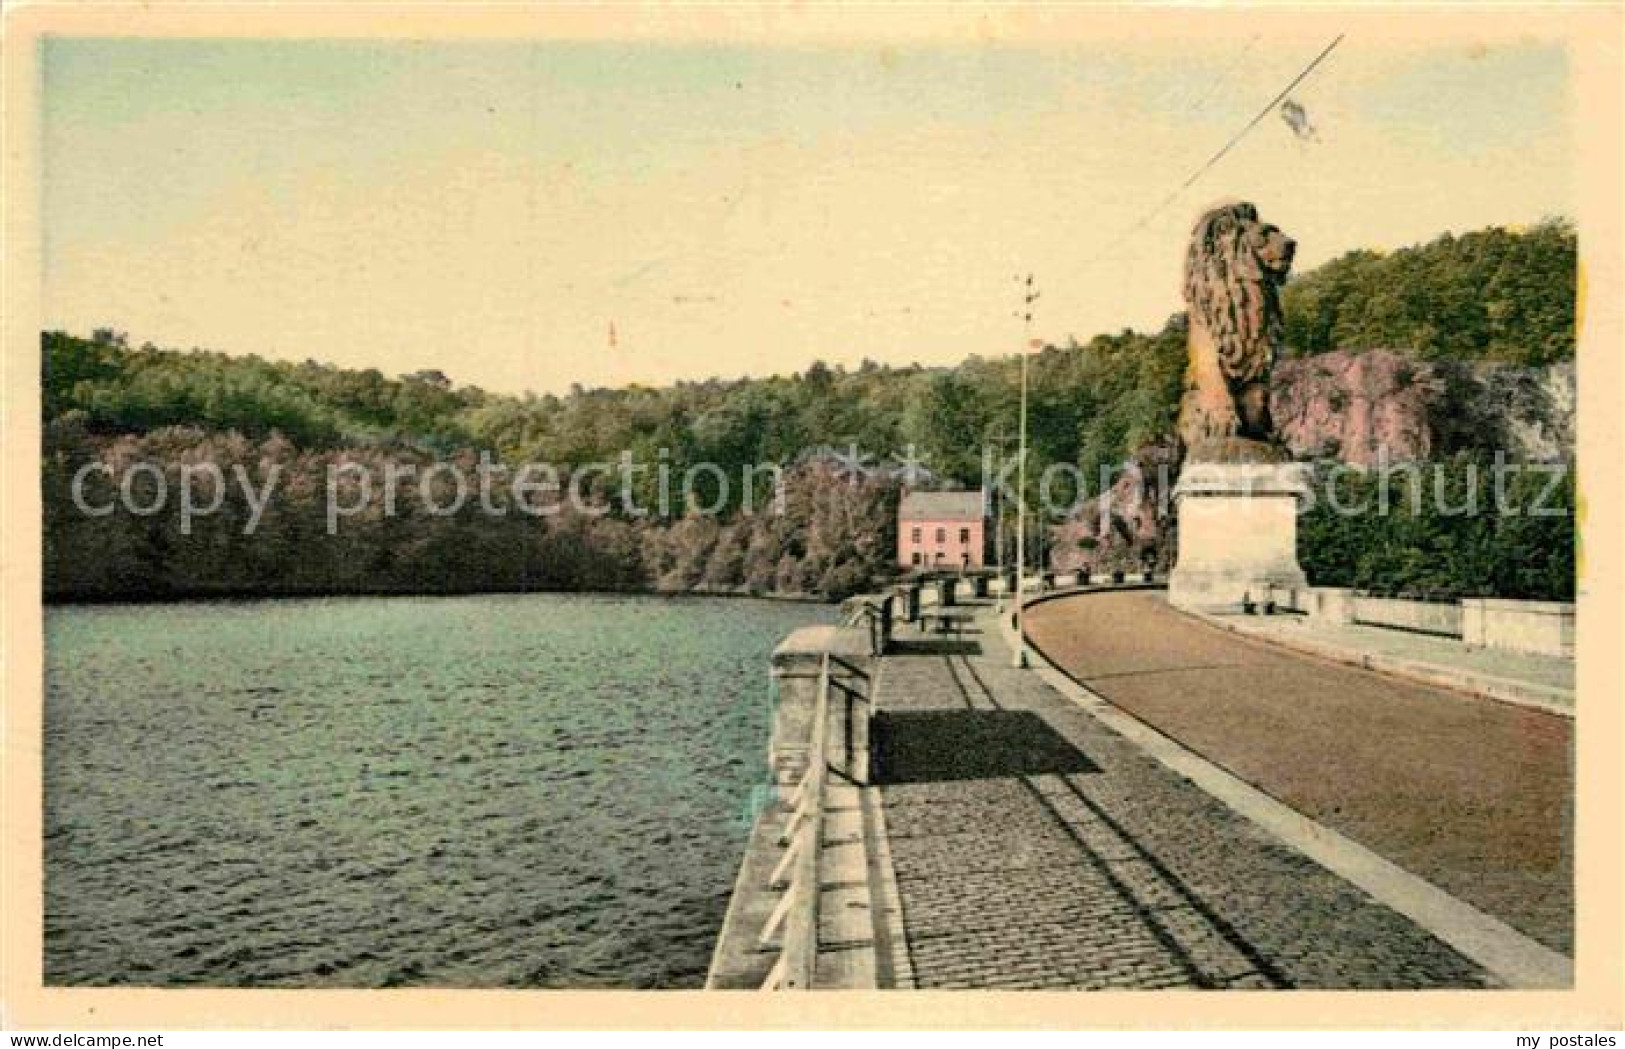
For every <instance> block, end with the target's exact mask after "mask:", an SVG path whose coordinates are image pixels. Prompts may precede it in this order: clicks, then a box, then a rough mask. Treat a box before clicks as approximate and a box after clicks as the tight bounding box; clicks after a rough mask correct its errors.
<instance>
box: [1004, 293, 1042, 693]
mask: <svg viewBox="0 0 1625 1049" xmlns="http://www.w3.org/2000/svg"><path fill="white" fill-rule="evenodd" d="M1016 280H1017V281H1019V282H1020V283H1021V292H1022V295H1021V323H1022V342H1021V412H1020V423H1019V430H1018V434H1019V437H1018V439H1019V444H1018V446H1017V447H1018V448H1019V451H1017V453H1016V609H1015V613H1014V617H1013V622H1014V624H1015V628H1016V642H1015V645H1014V646H1013V648H1014V650H1015V651H1014V652H1013V654H1012V655H1011V657H1010V665H1011V666H1013V667H1024V666H1026V665H1027V640H1026V635H1025V634H1024V633H1023V632H1022V631H1023V628H1024V627H1025V625H1026V624H1025V619H1026V613H1025V611H1024V610H1023V609H1022V607H1021V602H1022V598H1023V596H1024V595H1025V593H1026V589H1027V580H1026V575H1027V354H1028V353H1029V352H1031V350H1032V341H1033V303H1035V302H1037V301H1038V291H1037V289H1035V288H1034V287H1033V275H1032V274H1031V273H1029V274H1027V276H1026V278H1025V279H1023V278H1021V277H1017V278H1016Z"/></svg>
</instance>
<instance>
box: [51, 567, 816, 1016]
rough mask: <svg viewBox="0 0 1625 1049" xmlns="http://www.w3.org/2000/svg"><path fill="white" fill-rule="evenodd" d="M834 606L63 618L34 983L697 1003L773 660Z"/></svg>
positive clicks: (153, 609)
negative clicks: (637, 993) (469, 991)
mask: <svg viewBox="0 0 1625 1049" xmlns="http://www.w3.org/2000/svg"><path fill="white" fill-rule="evenodd" d="M833 615H834V613H833V610H831V609H828V608H823V607H817V606H806V605H792V604H786V603H780V602H769V601H754V600H726V599H680V600H666V599H661V598H650V597H609V596H578V595H557V594H533V595H514V596H484V597H467V598H425V599H418V598H343V599H331V600H310V601H274V602H241V603H197V604H177V605H148V606H121V607H67V608H53V609H50V610H48V612H47V616H46V639H47V640H46V650H47V656H46V707H45V725H46V730H45V796H46V804H45V870H46V882H45V893H46V899H45V910H46V914H45V975H46V981H47V982H48V983H57V984H62V983H89V984H113V983H128V984H137V985H175V984H208V985H227V986H246V985H283V986H352V987H378V986H396V985H434V986H459V987H489V986H519V987H594V986H617V987H697V986H699V985H700V984H701V983H702V982H703V981H704V977H705V969H706V965H707V963H708V961H709V959H710V951H711V947H712V944H713V942H714V940H715V937H716V933H717V930H718V927H719V925H720V923H721V920H722V915H723V911H724V909H725V908H726V905H727V900H728V895H729V891H730V889H731V888H732V884H733V878H734V875H735V873H736V868H737V865H738V862H739V859H740V856H741V854H742V853H743V849H744V843H745V836H746V831H747V826H748V818H749V812H750V806H751V801H752V793H753V792H752V788H753V786H756V785H759V784H761V783H763V782H765V778H766V771H765V765H766V758H765V749H766V743H767V734H768V722H769V708H768V703H769V698H768V684H767V680H768V679H767V669H768V658H767V657H768V654H769V652H770V651H771V650H772V648H773V646H774V645H775V644H776V643H777V642H778V641H779V640H780V639H781V638H782V637H783V636H784V635H785V634H786V633H788V632H789V631H790V630H792V629H794V628H795V627H797V626H801V625H804V624H807V623H811V622H827V621H830V620H831V619H832V618H833Z"/></svg>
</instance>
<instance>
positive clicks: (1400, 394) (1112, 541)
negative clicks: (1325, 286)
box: [1052, 350, 1575, 571]
mask: <svg viewBox="0 0 1625 1049" xmlns="http://www.w3.org/2000/svg"><path fill="white" fill-rule="evenodd" d="M1271 396H1272V411H1273V414H1274V417H1275V427H1276V430H1277V432H1278V433H1279V434H1280V436H1281V439H1282V440H1283V441H1284V442H1285V444H1286V445H1287V447H1288V448H1289V449H1290V450H1291V452H1292V454H1293V457H1294V458H1296V459H1299V460H1327V459H1335V460H1341V461H1343V462H1346V463H1351V464H1354V465H1359V466H1375V465H1379V464H1381V463H1383V462H1387V463H1400V462H1409V461H1414V460H1418V459H1430V458H1443V457H1447V456H1451V455H1454V454H1456V453H1457V452H1461V451H1481V452H1485V453H1489V454H1493V453H1494V452H1495V451H1497V450H1500V451H1502V452H1504V453H1505V456H1506V458H1507V459H1508V460H1509V461H1524V462H1552V461H1562V460H1567V459H1569V458H1571V457H1572V455H1573V451H1574V441H1575V414H1574V410H1575V374H1574V365H1573V363H1572V362H1568V363H1564V364H1560V365H1555V366H1553V367H1550V368H1517V367H1512V366H1508V365H1500V364H1490V363H1479V364H1462V363H1457V362H1448V361H1447V362H1430V361H1419V360H1416V359H1414V358H1412V357H1408V356H1406V355H1404V354H1401V353H1397V352H1394V351H1392V350H1367V351H1364V352H1353V351H1347V350H1339V351H1336V352H1334V353H1326V354H1320V355H1318V356H1314V357H1303V358H1297V359H1294V360H1289V361H1284V362H1282V363H1281V364H1280V365H1279V366H1277V368H1276V369H1275V374H1274V377H1273V386H1272V395H1271ZM1178 473H1179V464H1178V461H1177V453H1176V452H1175V450H1174V449H1173V448H1171V447H1165V446H1148V447H1145V448H1142V449H1140V450H1139V451H1138V452H1137V453H1136V454H1135V455H1134V457H1133V460H1132V462H1131V463H1130V464H1128V465H1127V466H1126V468H1125V470H1124V472H1123V473H1122V474H1121V475H1120V476H1119V477H1118V478H1117V480H1116V482H1115V483H1114V484H1113V485H1112V486H1111V488H1110V489H1108V490H1107V492H1106V494H1105V495H1104V496H1102V497H1098V498H1095V499H1091V500H1089V501H1087V502H1086V503H1084V504H1082V505H1081V506H1080V507H1079V508H1078V510H1077V511H1076V512H1075V513H1074V514H1073V515H1072V516H1071V517H1070V518H1069V519H1067V520H1066V521H1064V522H1062V523H1061V524H1059V525H1057V526H1056V527H1055V528H1054V529H1053V530H1052V538H1053V543H1054V545H1053V551H1054V552H1053V556H1052V561H1053V564H1054V567H1055V568H1057V569H1060V570H1063V571H1065V570H1071V569H1074V568H1078V567H1082V566H1085V565H1088V566H1091V567H1093V568H1095V569H1097V570H1111V569H1115V568H1131V567H1137V566H1138V565H1139V563H1140V561H1141V559H1142V558H1143V557H1145V556H1146V555H1147V554H1150V555H1152V556H1156V557H1157V558H1158V559H1159V562H1160V563H1162V564H1164V565H1166V564H1167V563H1168V562H1169V560H1170V559H1171V556H1172V549H1171V543H1170V536H1169V535H1167V532H1168V531H1169V530H1168V529H1167V528H1166V527H1165V524H1166V522H1167V516H1168V512H1169V511H1170V509H1171V499H1170V490H1171V488H1172V485H1173V482H1174V480H1175V479H1177V477H1178Z"/></svg>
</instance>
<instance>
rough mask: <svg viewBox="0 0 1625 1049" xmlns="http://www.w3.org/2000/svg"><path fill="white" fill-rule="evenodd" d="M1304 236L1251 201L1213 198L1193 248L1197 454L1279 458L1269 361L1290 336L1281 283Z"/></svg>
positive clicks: (1190, 406)
mask: <svg viewBox="0 0 1625 1049" xmlns="http://www.w3.org/2000/svg"><path fill="white" fill-rule="evenodd" d="M1296 248H1297V245H1296V244H1295V243H1293V241H1292V239H1291V238H1290V237H1288V236H1287V235H1286V234H1284V233H1282V232H1281V231H1280V230H1279V229H1276V228H1275V227H1274V226H1271V225H1267V224H1266V223H1263V222H1260V221H1259V218H1258V209H1257V208H1255V207H1254V206H1253V205H1251V204H1248V203H1245V202H1237V203H1231V204H1221V205H1219V206H1217V207H1214V208H1211V209H1209V210H1208V212H1207V213H1206V214H1204V215H1203V216H1202V218H1201V220H1200V221H1198V222H1197V223H1196V228H1195V229H1194V230H1192V231H1191V244H1190V251H1189V252H1188V254H1187V255H1186V256H1185V302H1186V305H1187V306H1188V308H1189V310H1190V336H1189V338H1190V343H1189V345H1190V359H1189V362H1188V363H1187V365H1186V369H1185V394H1184V397H1183V399H1182V400H1181V401H1180V405H1179V439H1180V441H1181V443H1182V444H1183V445H1184V447H1185V454H1186V456H1187V457H1188V458H1193V459H1217V460H1220V461H1227V460H1231V459H1235V458H1241V459H1254V458H1264V459H1271V458H1275V457H1277V456H1278V452H1277V451H1272V450H1271V449H1272V448H1273V445H1272V444H1271V438H1272V437H1273V435H1274V424H1273V423H1272V421H1271V420H1270V385H1269V384H1270V371H1271V369H1272V368H1273V367H1274V365H1275V357H1276V354H1277V352H1278V350H1279V348H1280V344H1281V302H1280V286H1281V284H1282V282H1284V281H1285V280H1286V275H1287V270H1289V269H1290V268H1291V267H1292V254H1293V252H1294V250H1296Z"/></svg>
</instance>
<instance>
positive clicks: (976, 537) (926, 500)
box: [897, 492, 986, 571]
mask: <svg viewBox="0 0 1625 1049" xmlns="http://www.w3.org/2000/svg"><path fill="white" fill-rule="evenodd" d="M984 520H985V518H984V514H983V499H982V493H981V492H905V493H904V494H903V501H902V503H901V505H899V506H898V508H897V563H898V564H899V565H901V566H902V567H904V568H923V569H931V568H939V569H951V570H956V571H957V570H958V569H962V568H981V567H982V564H983V550H984V547H985V545H986V542H985V535H986V532H985V526H984Z"/></svg>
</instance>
